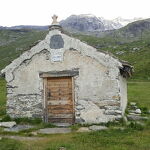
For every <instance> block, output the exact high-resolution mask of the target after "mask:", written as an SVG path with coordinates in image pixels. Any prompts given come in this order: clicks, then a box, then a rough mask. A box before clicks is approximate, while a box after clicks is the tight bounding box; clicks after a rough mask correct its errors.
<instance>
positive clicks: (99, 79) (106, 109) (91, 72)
mask: <svg viewBox="0 0 150 150" xmlns="http://www.w3.org/2000/svg"><path fill="white" fill-rule="evenodd" d="M123 68H124V64H123V63H122V62H121V61H119V60H118V59H117V58H114V57H112V56H111V55H109V54H107V53H104V52H101V51H97V49H95V48H93V47H91V46H89V45H87V44H86V43H83V42H81V41H80V40H78V39H75V38H73V37H70V36H68V35H67V34H65V33H64V32H63V29H62V28H61V26H59V25H58V23H57V24H55V22H54V23H53V24H52V25H51V26H50V28H49V33H48V34H47V36H46V37H45V39H44V40H42V41H40V42H39V43H38V44H37V45H35V46H34V47H32V48H31V49H29V50H28V51H26V52H24V53H23V54H22V55H21V56H20V57H18V58H17V59H15V60H14V61H13V62H12V63H11V64H10V65H8V66H6V68H4V69H3V70H2V71H1V74H5V79H6V81H7V113H8V114H9V115H10V116H11V117H13V118H15V117H40V118H44V117H45V116H44V115H45V113H44V112H45V103H46V102H45V95H44V86H43V78H42V77H41V76H40V74H41V73H47V74H48V73H49V72H62V71H66V70H67V71H77V72H78V73H76V74H75V75H74V76H73V79H74V87H73V90H74V99H73V100H74V113H75V122H76V123H101V122H108V121H113V120H115V119H120V118H121V117H122V116H123V114H124V111H125V108H126V104H127V82H126V78H124V77H123V76H122V75H121V73H120V69H122V70H123ZM129 68H130V67H129Z"/></svg>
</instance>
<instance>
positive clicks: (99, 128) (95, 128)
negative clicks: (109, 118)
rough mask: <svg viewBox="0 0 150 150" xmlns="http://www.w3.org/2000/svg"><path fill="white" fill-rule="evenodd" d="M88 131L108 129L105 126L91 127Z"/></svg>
mask: <svg viewBox="0 0 150 150" xmlns="http://www.w3.org/2000/svg"><path fill="white" fill-rule="evenodd" d="M89 129H90V130H92V131H99V130H106V129H108V128H107V127H106V126H96V125H92V126H90V127H89Z"/></svg>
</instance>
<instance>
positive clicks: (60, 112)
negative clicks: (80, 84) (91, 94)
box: [46, 77, 74, 124]
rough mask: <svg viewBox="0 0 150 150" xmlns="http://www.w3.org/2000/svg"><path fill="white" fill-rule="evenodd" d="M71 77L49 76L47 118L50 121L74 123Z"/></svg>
mask: <svg viewBox="0 0 150 150" xmlns="http://www.w3.org/2000/svg"><path fill="white" fill-rule="evenodd" d="M72 90H73V89H72V78H71V77H55V78H54V77H53V78H47V89H46V95H47V102H46V103H47V120H48V122H50V123H70V124H72V123H74V108H73V104H74V103H73V92H72Z"/></svg>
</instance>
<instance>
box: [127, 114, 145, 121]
mask: <svg viewBox="0 0 150 150" xmlns="http://www.w3.org/2000/svg"><path fill="white" fill-rule="evenodd" d="M127 118H128V120H131V121H136V120H147V119H148V117H143V116H139V115H127Z"/></svg>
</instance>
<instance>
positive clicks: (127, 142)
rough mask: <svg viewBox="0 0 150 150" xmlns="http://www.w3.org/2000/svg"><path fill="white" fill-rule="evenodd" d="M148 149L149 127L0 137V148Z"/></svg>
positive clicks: (48, 149) (4, 149)
mask: <svg viewBox="0 0 150 150" xmlns="http://www.w3.org/2000/svg"><path fill="white" fill-rule="evenodd" d="M59 147H65V148H66V150H150V129H145V130H142V131H134V130H129V129H127V130H123V131H122V130H117V129H116V130H112V129H111V130H107V131H97V132H90V133H70V134H57V135H49V136H43V138H42V139H40V140H30V141H21V142H20V141H16V140H10V139H2V140H1V141H0V150H59Z"/></svg>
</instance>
